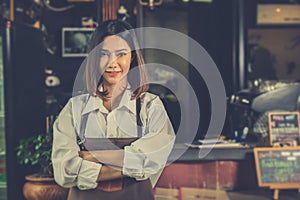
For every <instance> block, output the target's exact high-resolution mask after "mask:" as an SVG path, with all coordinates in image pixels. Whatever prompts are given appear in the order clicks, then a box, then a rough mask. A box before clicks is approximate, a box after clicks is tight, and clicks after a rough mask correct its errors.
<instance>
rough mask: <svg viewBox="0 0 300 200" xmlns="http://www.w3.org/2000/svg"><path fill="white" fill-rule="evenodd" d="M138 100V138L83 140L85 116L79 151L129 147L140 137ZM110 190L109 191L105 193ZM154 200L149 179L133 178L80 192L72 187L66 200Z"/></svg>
mask: <svg viewBox="0 0 300 200" xmlns="http://www.w3.org/2000/svg"><path fill="white" fill-rule="evenodd" d="M140 106H141V104H140V99H139V98H138V99H137V101H136V111H137V112H136V113H137V125H138V126H137V127H138V137H136V138H85V137H84V130H85V127H86V121H87V116H85V115H84V116H83V118H82V119H81V126H80V131H79V134H77V143H78V145H79V147H80V149H81V150H91V151H93V150H114V149H115V150H116V149H120V148H122V149H123V148H124V147H125V146H127V145H130V144H131V143H132V142H134V141H135V140H137V139H138V138H140V137H141V136H142V131H141V126H142V124H141V119H140ZM107 190H110V191H107ZM119 199H120V200H154V194H153V190H152V185H151V182H150V179H147V180H143V181H137V180H135V179H134V178H130V177H123V178H122V179H117V180H112V181H103V182H99V184H98V187H97V188H96V189H91V190H80V189H78V188H77V187H73V188H71V189H70V190H69V195H68V200H119Z"/></svg>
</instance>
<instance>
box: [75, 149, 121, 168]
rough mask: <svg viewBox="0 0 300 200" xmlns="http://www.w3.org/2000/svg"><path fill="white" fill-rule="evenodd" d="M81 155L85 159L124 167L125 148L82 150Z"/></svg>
mask: <svg viewBox="0 0 300 200" xmlns="http://www.w3.org/2000/svg"><path fill="white" fill-rule="evenodd" d="M79 156H80V157H82V158H83V159H84V160H89V161H92V162H97V163H101V164H104V165H111V166H116V167H120V168H121V167H123V160H124V150H99V151H80V152H79Z"/></svg>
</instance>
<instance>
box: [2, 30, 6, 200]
mask: <svg viewBox="0 0 300 200" xmlns="http://www.w3.org/2000/svg"><path fill="white" fill-rule="evenodd" d="M3 82H4V81H3V37H2V33H1V34H0V200H6V199H7V195H6V169H5V167H6V156H5V155H6V154H5V112H4V108H5V107H4V85H3Z"/></svg>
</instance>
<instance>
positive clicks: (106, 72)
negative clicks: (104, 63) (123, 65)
mask: <svg viewBox="0 0 300 200" xmlns="http://www.w3.org/2000/svg"><path fill="white" fill-rule="evenodd" d="M105 72H106V73H120V72H122V71H105Z"/></svg>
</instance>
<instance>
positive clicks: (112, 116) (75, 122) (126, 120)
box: [52, 89, 175, 190]
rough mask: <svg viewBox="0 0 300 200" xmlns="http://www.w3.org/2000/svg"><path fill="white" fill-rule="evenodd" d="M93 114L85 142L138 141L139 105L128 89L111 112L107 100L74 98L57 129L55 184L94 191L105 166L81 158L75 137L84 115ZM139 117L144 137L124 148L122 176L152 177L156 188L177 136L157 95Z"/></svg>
mask: <svg viewBox="0 0 300 200" xmlns="http://www.w3.org/2000/svg"><path fill="white" fill-rule="evenodd" d="M86 114H88V118H87V122H86V127H85V131H84V137H86V138H124V137H137V127H136V100H134V99H131V91H130V90H129V89H127V90H125V92H124V94H123V96H122V99H121V101H120V104H119V105H117V106H116V108H114V109H112V111H111V112H109V111H108V110H107V109H106V108H105V107H104V106H103V101H102V99H100V98H98V97H94V96H90V95H88V94H84V95H79V96H76V97H73V98H71V99H70V100H69V101H68V103H67V105H66V106H65V107H64V108H63V110H62V111H61V113H60V114H59V116H58V118H57V119H56V121H55V123H54V125H53V131H54V133H53V134H54V139H53V149H52V162H53V169H54V177H55V180H56V182H57V183H58V184H59V185H61V186H64V187H73V186H77V187H78V188H80V189H83V190H84V189H92V188H95V187H96V186H97V177H98V175H99V172H100V169H101V167H102V165H101V164H99V163H94V162H90V161H86V160H83V159H82V158H80V157H79V155H78V151H79V147H78V145H77V143H76V132H78V133H79V130H80V123H81V116H82V115H86ZM140 117H141V121H142V124H143V127H142V130H143V131H142V132H143V137H142V138H139V139H138V140H136V141H135V142H133V143H132V144H131V145H130V146H126V147H125V151H124V152H125V154H124V161H123V169H122V172H123V174H124V175H127V176H130V177H133V178H135V179H137V180H144V179H147V178H150V180H151V183H152V186H154V185H155V184H156V182H157V180H158V178H159V176H160V174H161V172H162V170H163V168H164V166H165V164H166V161H167V158H168V155H169V153H170V151H171V149H172V147H173V144H174V140H175V134H174V130H173V128H172V125H171V122H170V120H169V118H168V115H167V113H166V111H165V108H164V106H163V103H162V102H161V100H160V99H159V97H158V96H156V95H153V94H150V93H147V92H146V93H143V94H142V95H141V110H140Z"/></svg>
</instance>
